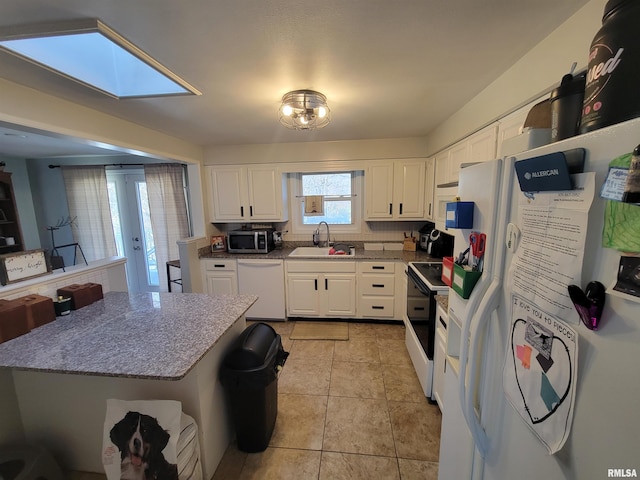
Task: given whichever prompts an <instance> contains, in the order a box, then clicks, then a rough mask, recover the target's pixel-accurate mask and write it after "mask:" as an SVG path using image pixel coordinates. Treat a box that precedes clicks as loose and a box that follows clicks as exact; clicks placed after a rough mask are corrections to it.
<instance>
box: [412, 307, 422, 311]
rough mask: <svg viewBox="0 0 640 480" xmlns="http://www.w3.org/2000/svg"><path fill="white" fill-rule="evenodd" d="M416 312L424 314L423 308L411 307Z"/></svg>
mask: <svg viewBox="0 0 640 480" xmlns="http://www.w3.org/2000/svg"><path fill="white" fill-rule="evenodd" d="M413 309H414V310H415V311H416V312H424V307H413Z"/></svg>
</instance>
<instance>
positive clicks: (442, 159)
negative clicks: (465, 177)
mask: <svg viewBox="0 0 640 480" xmlns="http://www.w3.org/2000/svg"><path fill="white" fill-rule="evenodd" d="M434 158H435V163H436V181H435V184H436V189H437V188H438V187H439V186H440V185H444V184H446V183H449V182H451V178H450V177H449V150H445V151H443V152H440V153H438V154H437V155H436V156H435V157H434Z"/></svg>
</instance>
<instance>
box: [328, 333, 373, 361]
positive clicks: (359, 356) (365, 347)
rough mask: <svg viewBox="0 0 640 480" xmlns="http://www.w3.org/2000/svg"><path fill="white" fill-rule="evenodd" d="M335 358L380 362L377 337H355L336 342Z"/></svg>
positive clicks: (336, 359)
mask: <svg viewBox="0 0 640 480" xmlns="http://www.w3.org/2000/svg"><path fill="white" fill-rule="evenodd" d="M333 359H334V361H336V362H365V363H380V353H379V351H378V344H377V341H376V339H375V338H354V339H353V340H349V341H348V342H336V344H335V353H334V356H333Z"/></svg>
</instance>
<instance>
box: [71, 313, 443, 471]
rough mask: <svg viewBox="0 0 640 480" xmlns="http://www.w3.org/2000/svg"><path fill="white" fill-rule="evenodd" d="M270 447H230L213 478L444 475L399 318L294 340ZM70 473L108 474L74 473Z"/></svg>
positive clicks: (436, 413) (433, 415) (429, 410)
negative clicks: (342, 334)
mask: <svg viewBox="0 0 640 480" xmlns="http://www.w3.org/2000/svg"><path fill="white" fill-rule="evenodd" d="M271 325H273V327H274V328H275V329H276V330H277V331H278V333H280V335H281V336H282V342H283V346H284V349H285V350H286V351H288V352H289V353H290V355H289V358H288V360H287V363H286V365H285V367H284V369H283V370H282V374H281V375H280V378H279V380H278V417H277V420H276V425H275V429H274V432H273V436H272V438H271V442H270V444H269V447H268V448H267V449H266V450H265V451H264V452H262V453H252V454H247V453H243V452H241V451H239V450H238V449H237V447H236V446H235V444H232V445H230V446H229V448H228V449H227V451H226V453H225V455H224V457H223V459H222V461H221V462H220V465H219V466H218V469H217V471H216V472H215V475H214V480H249V479H256V480H257V479H259V480H272V479H273V480H287V479H291V480H308V479H318V480H340V479H349V480H359V479H363V480H377V479H384V480H393V479H398V480H400V479H402V480H413V479H416V480H417V479H420V480H435V479H436V478H437V477H438V463H437V462H438V452H439V445H440V422H441V415H440V410H439V409H438V407H437V406H436V405H431V404H429V403H428V402H427V400H426V399H425V397H424V394H423V393H422V390H421V388H420V384H419V383H418V379H417V377H416V375H415V372H414V370H413V367H412V365H411V360H410V359H409V356H408V354H407V350H406V348H405V345H404V327H403V326H402V325H400V324H394V325H390V324H373V323H349V340H348V341H326V340H290V339H289V334H290V332H291V330H292V328H293V326H294V322H286V323H282V322H274V323H272V324H271ZM69 478H70V479H71V480H103V479H105V477H104V476H103V475H98V474H84V473H80V472H72V473H71V474H70V475H69Z"/></svg>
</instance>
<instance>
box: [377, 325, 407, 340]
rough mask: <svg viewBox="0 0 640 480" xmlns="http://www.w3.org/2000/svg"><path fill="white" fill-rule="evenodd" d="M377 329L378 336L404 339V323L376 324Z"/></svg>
mask: <svg viewBox="0 0 640 480" xmlns="http://www.w3.org/2000/svg"><path fill="white" fill-rule="evenodd" d="M375 331H376V336H377V337H378V338H386V339H391V340H402V341H404V337H405V328H404V324H402V323H381V324H378V325H376V328H375Z"/></svg>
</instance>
